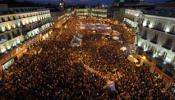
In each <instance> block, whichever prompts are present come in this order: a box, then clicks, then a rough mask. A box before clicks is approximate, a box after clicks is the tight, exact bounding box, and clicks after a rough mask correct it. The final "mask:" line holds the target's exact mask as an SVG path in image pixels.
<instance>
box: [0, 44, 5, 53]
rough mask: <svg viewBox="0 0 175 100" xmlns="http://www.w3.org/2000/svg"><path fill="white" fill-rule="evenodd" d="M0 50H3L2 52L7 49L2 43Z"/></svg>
mask: <svg viewBox="0 0 175 100" xmlns="http://www.w3.org/2000/svg"><path fill="white" fill-rule="evenodd" d="M0 51H1V53H4V52H5V51H6V49H5V47H4V46H2V45H1V46H0Z"/></svg>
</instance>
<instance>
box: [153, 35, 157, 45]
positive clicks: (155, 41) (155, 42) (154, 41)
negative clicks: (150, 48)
mask: <svg viewBox="0 0 175 100" xmlns="http://www.w3.org/2000/svg"><path fill="white" fill-rule="evenodd" d="M157 41H158V35H155V36H154V37H153V39H151V42H152V43H154V44H157Z"/></svg>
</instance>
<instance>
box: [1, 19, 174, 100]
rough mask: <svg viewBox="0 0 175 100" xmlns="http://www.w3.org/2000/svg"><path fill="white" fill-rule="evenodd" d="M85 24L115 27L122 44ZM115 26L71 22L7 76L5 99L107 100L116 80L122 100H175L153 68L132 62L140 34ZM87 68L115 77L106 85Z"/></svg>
mask: <svg viewBox="0 0 175 100" xmlns="http://www.w3.org/2000/svg"><path fill="white" fill-rule="evenodd" d="M80 22H81V24H82V23H84V24H88V23H101V24H106V25H109V26H111V27H112V30H116V31H118V32H119V33H120V35H119V40H117V41H116V40H113V39H112V36H111V35H110V36H106V35H104V34H102V33H103V32H104V31H101V30H97V29H95V30H93V29H92V30H90V29H83V30H82V29H80V28H79V27H80ZM113 22H114V21H112V20H111V21H110V22H109V20H107V19H103V20H100V19H98V20H97V19H96V18H91V17H71V18H70V19H69V21H68V22H67V23H66V24H65V26H67V27H62V28H61V29H57V28H55V29H53V32H52V34H51V35H49V37H48V38H46V39H45V40H41V41H38V42H36V43H34V44H33V45H32V46H30V48H29V52H37V53H27V54H25V55H24V56H23V57H22V58H21V59H19V60H18V61H16V62H15V64H14V65H13V66H11V67H10V68H9V69H8V70H4V71H3V75H2V77H1V81H0V98H1V99H2V100H3V99H5V100H7V99H29V100H31V99H32V100H34V99H51V100H55V99H58V100H107V99H108V98H109V94H108V92H107V91H106V89H105V88H104V86H105V85H106V82H107V80H111V81H114V82H115V87H116V94H115V95H116V96H115V99H116V100H170V99H172V100H173V95H172V94H171V93H170V91H163V90H164V88H165V85H164V83H163V81H162V80H161V79H159V78H155V77H154V75H153V74H152V73H150V72H149V70H148V66H145V65H144V66H142V67H136V66H135V64H134V63H131V62H129V61H128V60H127V56H128V55H129V53H130V52H127V51H129V50H130V45H132V44H133V43H134V35H133V34H134V33H133V31H132V30H131V29H129V28H127V27H126V26H125V25H124V24H122V23H119V22H115V23H113ZM116 23H117V24H116ZM93 31H95V33H94V32H93ZM77 33H79V34H81V35H82V44H81V46H79V47H73V46H71V40H72V39H73V37H74V36H75V35H76V34H77ZM121 41H123V42H121ZM123 46H126V47H127V48H128V49H127V51H121V50H120V49H119V48H121V47H123ZM35 50H36V51H35ZM38 51H40V52H38ZM85 64H86V65H88V66H89V67H90V68H92V69H94V70H95V71H98V72H100V73H102V74H101V75H103V76H105V75H106V76H107V75H109V77H107V78H106V79H104V78H103V77H101V75H98V74H96V73H92V72H90V71H89V70H87V69H86V68H85V67H84V65H85ZM117 73H120V75H119V74H117ZM113 76H115V77H113Z"/></svg>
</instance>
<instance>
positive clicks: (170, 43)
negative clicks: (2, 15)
mask: <svg viewBox="0 0 175 100" xmlns="http://www.w3.org/2000/svg"><path fill="white" fill-rule="evenodd" d="M172 43H173V40H172V39H167V40H166V42H165V43H164V44H163V45H162V47H164V48H166V49H169V50H170V49H171V47H172Z"/></svg>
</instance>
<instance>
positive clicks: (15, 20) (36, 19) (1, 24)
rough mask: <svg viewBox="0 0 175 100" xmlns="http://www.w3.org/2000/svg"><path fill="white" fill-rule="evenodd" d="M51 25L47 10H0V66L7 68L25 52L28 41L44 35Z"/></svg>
mask: <svg viewBox="0 0 175 100" xmlns="http://www.w3.org/2000/svg"><path fill="white" fill-rule="evenodd" d="M52 24H53V23H52V17H51V15H50V10H49V9H45V8H7V9H0V58H1V60H0V65H1V66H2V67H3V68H4V69H6V68H8V67H9V66H10V65H11V64H12V63H13V62H14V60H15V59H16V58H18V56H20V55H21V53H22V52H24V51H25V50H26V47H27V43H28V41H30V40H32V39H33V37H36V36H38V35H39V34H41V33H44V32H45V31H46V30H47V29H49V28H50V27H51V26H52ZM24 45H25V46H24Z"/></svg>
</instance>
